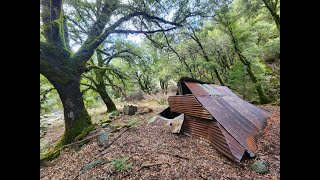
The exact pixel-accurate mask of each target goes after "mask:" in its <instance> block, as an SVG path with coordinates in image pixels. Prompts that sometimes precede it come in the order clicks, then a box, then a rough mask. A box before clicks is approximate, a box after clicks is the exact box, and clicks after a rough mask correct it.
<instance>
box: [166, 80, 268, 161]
mask: <svg viewBox="0 0 320 180" xmlns="http://www.w3.org/2000/svg"><path fill="white" fill-rule="evenodd" d="M179 82H180V81H179ZM180 86H181V87H180V89H181V90H182V91H183V92H180V94H186V95H177V96H170V97H169V99H168V101H169V105H170V110H171V111H172V112H176V113H185V120H184V121H183V124H182V127H181V132H186V133H189V134H191V135H192V136H196V137H201V138H205V139H207V140H208V141H209V142H210V144H212V146H214V147H215V148H216V149H217V150H218V151H219V152H221V153H222V154H224V155H226V156H227V157H229V158H231V159H233V160H234V161H237V162H239V161H240V160H241V159H242V157H243V155H244V153H245V151H247V152H248V153H249V154H253V152H254V151H255V150H256V149H257V145H256V138H257V137H258V136H259V135H261V131H262V130H263V128H264V127H265V126H266V124H267V118H268V117H269V114H268V113H267V112H266V111H264V110H262V109H260V108H258V107H256V106H254V105H252V104H250V103H248V102H246V101H244V100H242V99H241V98H239V97H238V96H237V95H236V94H235V93H233V92H232V91H231V90H230V89H229V88H228V87H226V86H218V85H213V84H206V83H203V82H201V83H197V82H185V81H184V82H182V83H181V82H180ZM190 93H192V94H190ZM209 119H210V120H209Z"/></svg>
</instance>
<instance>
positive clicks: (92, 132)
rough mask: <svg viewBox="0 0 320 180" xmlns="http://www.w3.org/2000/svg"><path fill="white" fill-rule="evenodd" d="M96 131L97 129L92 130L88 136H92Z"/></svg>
mask: <svg viewBox="0 0 320 180" xmlns="http://www.w3.org/2000/svg"><path fill="white" fill-rule="evenodd" d="M96 132H97V130H93V131H90V132H89V133H88V136H91V135H93V134H94V133H96Z"/></svg>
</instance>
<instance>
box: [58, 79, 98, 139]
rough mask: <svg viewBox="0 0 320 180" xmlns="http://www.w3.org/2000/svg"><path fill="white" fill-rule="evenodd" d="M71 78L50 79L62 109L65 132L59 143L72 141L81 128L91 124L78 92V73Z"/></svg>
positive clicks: (83, 128)
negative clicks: (60, 80)
mask: <svg viewBox="0 0 320 180" xmlns="http://www.w3.org/2000/svg"><path fill="white" fill-rule="evenodd" d="M65 76H66V77H67V76H68V75H67V74H66V75H65ZM71 79H72V80H70V81H69V82H68V83H57V82H55V81H52V83H53V84H54V86H55V88H56V89H57V92H58V94H59V96H60V99H61V101H62V104H63V110H64V121H65V132H64V134H63V137H62V139H61V141H60V144H61V145H64V144H69V143H71V142H73V141H74V139H75V138H76V137H77V136H78V135H79V134H80V133H81V132H82V131H83V130H85V129H86V128H88V127H89V126H90V125H91V124H92V122H91V118H90V116H89V114H88V112H87V109H86V108H85V106H84V103H83V98H82V94H81V92H80V84H79V81H80V75H79V76H76V77H73V78H71Z"/></svg>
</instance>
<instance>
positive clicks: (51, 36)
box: [40, 0, 199, 146]
mask: <svg viewBox="0 0 320 180" xmlns="http://www.w3.org/2000/svg"><path fill="white" fill-rule="evenodd" d="M67 2H71V3H69V4H68V6H64V4H65V3H64V1H61V0H42V1H40V11H41V19H40V20H41V23H40V24H41V27H42V28H41V38H40V73H41V74H42V75H44V76H45V77H46V78H47V79H48V80H49V81H50V82H51V84H52V85H53V86H54V87H55V89H56V90H57V92H58V94H59V96H60V99H61V101H62V104H63V109H64V120H65V132H64V135H63V137H62V138H61V140H60V142H59V143H58V146H60V145H63V144H68V143H71V142H73V141H74V139H75V137H77V136H78V135H79V134H80V133H81V132H82V131H83V130H85V129H86V128H87V127H89V126H90V125H91V124H92V122H91V118H90V116H89V114H88V112H87V110H86V108H85V106H84V102H83V98H82V94H81V92H80V84H79V83H80V78H81V74H82V73H83V72H86V71H88V69H87V68H86V64H87V62H88V61H89V59H90V58H91V56H92V55H93V54H94V52H95V49H96V48H98V47H99V46H100V45H101V44H102V43H103V41H104V40H105V39H106V38H108V37H109V36H110V35H116V34H121V33H124V34H129V33H141V34H151V33H156V32H163V31H170V30H173V29H177V28H178V27H180V26H182V23H183V22H184V21H185V20H186V18H187V17H190V16H192V15H194V14H195V13H193V12H190V10H189V9H188V2H185V1H183V2H181V1H177V2H175V3H174V4H173V5H177V6H172V5H171V4H170V3H169V2H167V1H164V2H160V1H157V2H153V1H130V2H128V3H126V4H124V3H121V2H120V1H119V0H113V1H103V0H97V1H96V2H94V3H88V2H87V1H81V0H74V1H67ZM195 5H196V4H195ZM72 6H78V7H82V8H83V10H84V11H87V12H88V13H84V11H81V12H79V13H78V15H79V16H81V15H86V18H92V23H91V24H90V25H88V26H87V27H90V28H83V27H82V26H81V22H80V21H79V22H77V19H72V18H71V19H67V18H66V16H65V14H66V12H67V11H75V12H76V11H77V10H78V9H77V8H72ZM64 7H65V8H64ZM189 7H190V6H189ZM196 10H199V9H198V8H196ZM169 13H172V14H173V16H172V18H171V20H167V19H165V18H162V17H164V16H166V15H168V14H169ZM93 15H94V17H93ZM161 16H162V17H161ZM68 20H71V21H72V20H73V21H75V22H76V23H75V24H78V25H79V26H78V30H79V31H83V32H84V33H86V34H87V35H85V36H84V37H85V38H84V41H83V42H82V43H81V44H80V48H79V49H78V50H77V51H76V52H74V51H73V50H72V49H71V46H70V37H69V34H70V32H69V31H68V26H69V25H70V23H68V22H67V21H68ZM142 22H143V23H144V24H146V25H147V26H148V28H145V27H144V26H142V25H141V24H142ZM130 23H131V24H133V25H134V26H133V27H132V26H129V24H130ZM155 23H158V24H162V25H163V27H164V28H165V29H157V26H155V25H154V24H155ZM140 25H141V26H140ZM130 27H132V28H130Z"/></svg>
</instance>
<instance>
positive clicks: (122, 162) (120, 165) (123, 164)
mask: <svg viewBox="0 0 320 180" xmlns="http://www.w3.org/2000/svg"><path fill="white" fill-rule="evenodd" d="M128 159H129V157H123V158H120V159H115V160H113V161H111V162H110V163H109V164H110V165H111V166H112V167H113V168H114V169H116V170H117V171H123V170H127V169H130V168H131V167H132V163H128V162H127V161H128Z"/></svg>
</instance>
